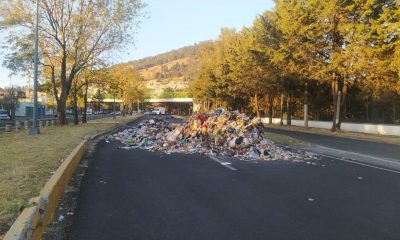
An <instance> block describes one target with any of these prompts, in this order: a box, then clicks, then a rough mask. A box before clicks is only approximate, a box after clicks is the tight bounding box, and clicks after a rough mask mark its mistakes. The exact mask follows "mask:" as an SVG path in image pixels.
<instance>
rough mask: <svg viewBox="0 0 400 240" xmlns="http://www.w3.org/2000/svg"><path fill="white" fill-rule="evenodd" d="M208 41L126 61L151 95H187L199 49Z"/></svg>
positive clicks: (196, 68)
mask: <svg viewBox="0 0 400 240" xmlns="http://www.w3.org/2000/svg"><path fill="white" fill-rule="evenodd" d="M207 43H208V42H201V43H199V44H194V45H192V46H186V47H182V48H179V49H176V50H172V51H169V52H166V53H162V54H158V55H155V56H151V57H146V58H143V59H139V60H135V61H131V62H128V63H126V64H127V65H129V66H132V67H133V68H134V70H135V71H137V72H138V73H139V74H140V75H141V76H142V80H143V81H144V82H145V85H146V87H147V89H148V90H149V92H150V95H151V97H161V98H162V97H187V96H189V94H188V92H187V88H188V86H189V84H190V83H191V82H192V81H193V80H194V79H195V74H196V72H198V69H199V65H198V63H199V55H198V53H199V49H200V48H201V47H202V46H204V45H206V44H207Z"/></svg>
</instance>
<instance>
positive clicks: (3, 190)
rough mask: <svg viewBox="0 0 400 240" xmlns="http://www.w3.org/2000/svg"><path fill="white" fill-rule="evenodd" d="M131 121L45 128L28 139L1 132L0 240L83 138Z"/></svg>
mask: <svg viewBox="0 0 400 240" xmlns="http://www.w3.org/2000/svg"><path fill="white" fill-rule="evenodd" d="M134 119H135V117H131V116H130V117H118V118H117V119H112V118H107V119H99V120H95V121H93V122H89V123H88V124H80V125H78V126H73V125H70V126H63V127H47V128H43V129H41V134H40V135H38V136H29V135H28V133H27V131H20V132H11V133H0V239H1V236H2V234H4V233H5V231H7V229H8V228H9V226H10V225H11V223H12V222H13V220H15V218H16V217H17V215H18V214H19V212H20V210H21V209H22V208H23V207H24V206H25V205H26V204H27V202H28V200H29V199H30V198H32V197H34V196H36V195H38V193H39V192H40V190H41V189H42V187H43V186H44V184H45V183H46V181H47V180H48V179H49V178H50V176H51V175H52V173H53V172H54V171H55V170H56V169H57V168H58V166H59V165H60V163H61V162H62V160H63V158H64V157H65V156H66V155H68V154H69V153H70V152H71V151H72V150H73V149H74V148H75V147H76V146H77V145H78V144H79V143H80V142H81V140H82V139H84V138H85V136H88V135H92V134H95V133H98V132H103V131H104V130H107V129H109V128H111V127H114V126H116V125H118V124H121V123H126V122H129V121H132V120H134Z"/></svg>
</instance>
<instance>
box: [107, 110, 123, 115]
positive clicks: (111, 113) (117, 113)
mask: <svg viewBox="0 0 400 240" xmlns="http://www.w3.org/2000/svg"><path fill="white" fill-rule="evenodd" d="M108 115H114V112H110V113H109V114H108ZM115 115H121V112H120V111H116V112H115Z"/></svg>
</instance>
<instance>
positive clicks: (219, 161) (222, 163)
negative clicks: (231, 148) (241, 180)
mask: <svg viewBox="0 0 400 240" xmlns="http://www.w3.org/2000/svg"><path fill="white" fill-rule="evenodd" d="M209 157H210V158H211V159H212V160H214V161H216V162H217V163H219V164H221V165H222V166H224V167H226V168H228V169H230V170H232V171H236V170H237V169H236V168H234V167H232V166H231V165H232V163H230V162H224V161H221V160H220V159H218V158H217V157H216V156H209Z"/></svg>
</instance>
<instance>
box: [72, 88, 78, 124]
mask: <svg viewBox="0 0 400 240" xmlns="http://www.w3.org/2000/svg"><path fill="white" fill-rule="evenodd" d="M72 96H73V98H74V125H78V124H79V117H78V93H77V90H76V87H74V91H73V94H72Z"/></svg>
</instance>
